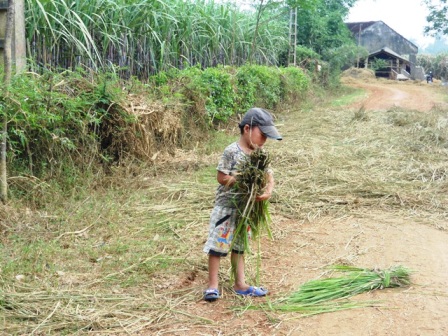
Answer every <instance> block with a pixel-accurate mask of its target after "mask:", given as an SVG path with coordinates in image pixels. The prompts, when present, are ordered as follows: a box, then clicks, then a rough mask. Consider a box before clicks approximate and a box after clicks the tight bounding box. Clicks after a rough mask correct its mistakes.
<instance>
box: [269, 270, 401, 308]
mask: <svg viewBox="0 0 448 336" xmlns="http://www.w3.org/2000/svg"><path fill="white" fill-rule="evenodd" d="M331 269H333V270H336V271H339V272H342V273H343V274H344V275H343V276H340V277H330V278H324V279H317V280H311V281H308V282H306V283H304V284H303V285H302V286H301V287H300V288H299V290H298V291H297V292H294V293H293V294H292V295H291V296H289V297H287V298H285V299H281V300H279V301H277V302H274V303H270V304H269V308H271V309H274V310H278V311H295V312H307V313H312V314H316V313H323V312H328V311H334V310H340V309H348V308H356V307H362V306H366V303H365V302H364V303H353V302H341V301H337V300H339V299H346V298H349V297H351V296H354V295H357V294H360V293H364V292H368V291H372V290H375V289H383V288H392V287H403V286H407V285H409V284H410V271H409V270H408V269H406V268H405V267H403V266H397V267H392V268H390V269H387V270H379V269H365V268H357V267H353V266H344V265H336V266H332V267H331Z"/></svg>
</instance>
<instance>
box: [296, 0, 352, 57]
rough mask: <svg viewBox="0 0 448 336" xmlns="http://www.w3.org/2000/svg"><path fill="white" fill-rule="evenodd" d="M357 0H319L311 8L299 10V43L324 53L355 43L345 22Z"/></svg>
mask: <svg viewBox="0 0 448 336" xmlns="http://www.w3.org/2000/svg"><path fill="white" fill-rule="evenodd" d="M355 2H356V0H318V1H317V2H316V5H315V6H314V7H313V8H311V9H301V10H299V12H298V14H297V15H298V21H299V22H300V24H299V25H298V32H297V35H298V36H297V39H298V44H300V45H303V46H305V47H308V48H311V49H313V50H314V51H316V52H317V53H319V54H321V55H324V54H326V53H327V52H328V50H331V49H334V48H338V47H341V46H342V45H345V44H354V42H353V39H352V36H351V33H350V31H349V30H348V28H347V26H346V25H345V23H344V19H345V18H346V17H347V15H348V13H349V11H350V8H351V7H352V6H353V5H354V4H355Z"/></svg>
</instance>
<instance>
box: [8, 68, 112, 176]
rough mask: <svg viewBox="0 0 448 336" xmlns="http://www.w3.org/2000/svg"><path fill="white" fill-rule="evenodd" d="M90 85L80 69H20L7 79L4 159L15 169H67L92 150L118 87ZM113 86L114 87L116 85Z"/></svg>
mask: <svg viewBox="0 0 448 336" xmlns="http://www.w3.org/2000/svg"><path fill="white" fill-rule="evenodd" d="M107 81H111V82H114V81H115V79H111V78H110V75H108V79H107V80H106V77H104V78H103V82H102V83H103V84H99V85H94V84H93V83H92V82H91V81H89V80H88V79H87V78H86V74H83V73H82V72H67V71H66V72H63V73H53V72H48V73H46V74H44V75H42V76H40V75H36V74H29V73H28V74H23V75H20V76H15V77H13V79H12V83H11V88H10V92H9V96H8V97H9V98H7V99H6V98H5V97H3V104H2V109H1V112H0V113H2V114H3V113H5V112H7V113H8V114H7V115H8V162H9V168H10V170H12V171H13V172H16V173H17V174H26V175H32V176H36V177H39V178H49V177H53V178H54V177H56V176H57V175H59V174H63V175H66V174H73V173H74V172H70V168H69V167H72V168H71V169H81V170H83V169H84V168H83V167H84V166H83V165H82V163H83V162H86V161H89V160H91V159H92V157H94V156H95V155H96V154H97V152H98V146H97V144H98V141H99V137H100V131H101V127H102V125H103V124H104V119H106V118H107V115H108V114H109V113H110V104H111V102H112V101H116V100H118V99H117V98H116V97H114V95H117V94H118V92H119V91H114V90H115V89H114V90H112V89H111V88H113V87H114V86H115V83H114V84H112V85H110V86H108V85H107V84H106V83H107ZM117 87H119V86H117Z"/></svg>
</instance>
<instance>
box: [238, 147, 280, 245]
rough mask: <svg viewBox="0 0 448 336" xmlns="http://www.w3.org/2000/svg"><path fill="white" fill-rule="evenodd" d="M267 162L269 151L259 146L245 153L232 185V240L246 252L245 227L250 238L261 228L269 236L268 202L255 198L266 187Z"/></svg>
mask: <svg viewBox="0 0 448 336" xmlns="http://www.w3.org/2000/svg"><path fill="white" fill-rule="evenodd" d="M270 163H271V157H270V155H269V154H268V153H267V152H266V151H264V150H263V149H261V148H257V149H255V150H254V151H253V152H252V153H251V154H250V155H246V156H245V158H244V159H243V160H242V161H241V162H240V164H239V165H238V174H237V175H236V183H235V184H234V187H233V188H234V190H235V194H236V197H235V199H234V201H235V205H236V208H237V211H238V219H237V224H236V230H235V233H234V237H233V243H234V242H235V241H239V242H242V243H243V245H244V250H245V251H247V252H250V246H249V236H248V231H249V228H250V231H251V232H252V237H253V238H258V237H259V236H260V233H261V232H263V231H266V232H267V233H268V235H269V237H272V235H271V230H270V228H269V224H270V222H271V216H270V214H269V202H268V201H257V200H256V197H257V196H258V195H261V194H262V193H263V192H264V188H265V187H266V183H267V174H268V168H269V165H270ZM233 243H232V244H233Z"/></svg>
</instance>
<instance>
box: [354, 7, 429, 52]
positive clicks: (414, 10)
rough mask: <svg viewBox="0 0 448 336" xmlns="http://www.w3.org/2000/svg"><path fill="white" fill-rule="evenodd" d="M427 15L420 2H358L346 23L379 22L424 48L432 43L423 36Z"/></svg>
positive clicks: (426, 10)
mask: <svg viewBox="0 0 448 336" xmlns="http://www.w3.org/2000/svg"><path fill="white" fill-rule="evenodd" d="M427 15H428V9H427V8H426V6H425V5H423V4H422V0H358V1H357V2H356V4H355V6H353V7H352V8H351V10H350V13H349V16H348V18H347V19H346V22H359V21H380V20H381V21H383V22H384V23H385V24H387V25H388V26H389V27H391V28H392V29H393V30H395V31H396V32H397V33H398V34H400V35H402V36H403V37H404V38H406V39H408V40H412V41H413V42H414V43H415V44H417V46H418V47H419V48H425V47H426V46H427V45H428V44H430V43H432V42H433V41H434V38H432V37H425V36H424V34H423V29H424V27H425V25H426V24H427V22H426V16H427Z"/></svg>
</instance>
